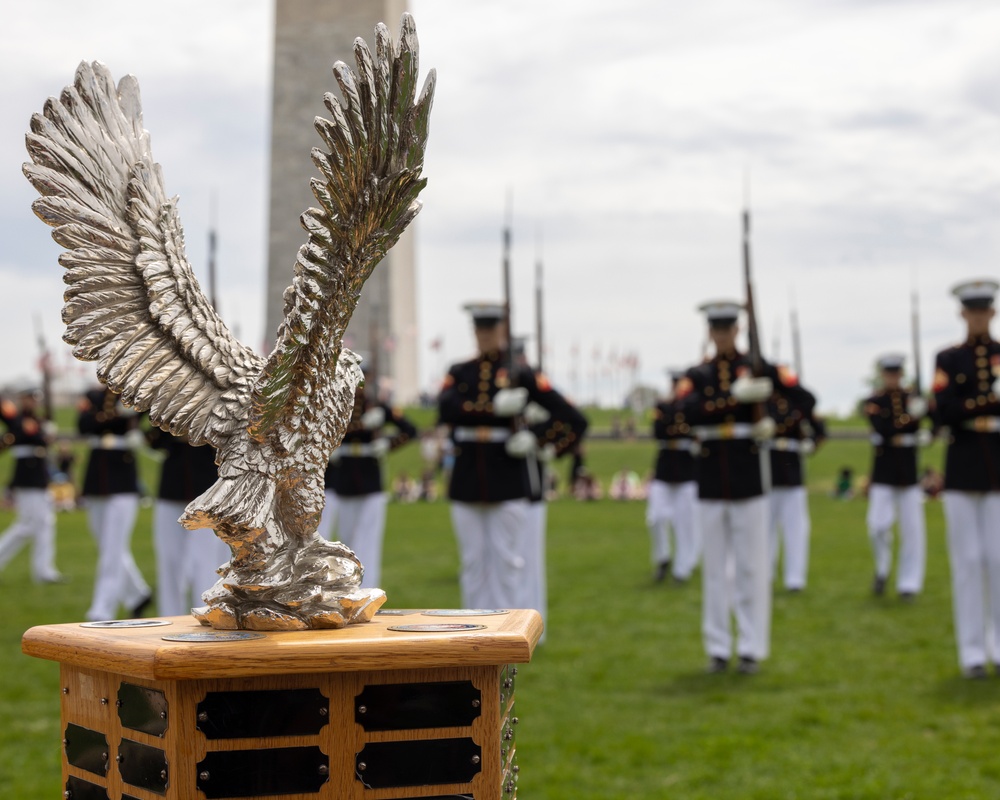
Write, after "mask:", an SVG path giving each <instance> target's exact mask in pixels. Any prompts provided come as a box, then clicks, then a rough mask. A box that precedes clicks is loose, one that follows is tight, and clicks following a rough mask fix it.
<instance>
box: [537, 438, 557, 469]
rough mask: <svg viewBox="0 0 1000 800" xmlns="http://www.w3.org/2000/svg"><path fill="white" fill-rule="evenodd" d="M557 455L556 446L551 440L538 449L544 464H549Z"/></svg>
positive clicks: (540, 459)
mask: <svg viewBox="0 0 1000 800" xmlns="http://www.w3.org/2000/svg"><path fill="white" fill-rule="evenodd" d="M555 457H556V446H555V445H554V444H552V443H551V442H549V443H548V444H543V445H542V447H541V449H539V451H538V460H539V461H541V462H542V463H543V464H548V463H549V462H550V461H552V459H554V458H555Z"/></svg>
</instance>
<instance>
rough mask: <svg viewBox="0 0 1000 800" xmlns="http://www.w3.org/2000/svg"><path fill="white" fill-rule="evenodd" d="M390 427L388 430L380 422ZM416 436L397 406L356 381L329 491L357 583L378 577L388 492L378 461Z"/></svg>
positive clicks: (377, 581)
mask: <svg viewBox="0 0 1000 800" xmlns="http://www.w3.org/2000/svg"><path fill="white" fill-rule="evenodd" d="M387 425H388V426H391V427H393V428H395V433H393V434H392V435H389V434H388V433H387V432H386V431H385V427H386V426H387ZM416 435H417V428H416V426H415V425H414V424H413V423H412V422H410V421H409V420H408V419H407V418H406V417H404V416H403V415H402V414H401V413H400V412H399V411H397V410H396V409H393V408H391V407H390V406H388V405H386V404H384V403H378V402H375V401H374V400H372V399H370V398H369V397H368V396H367V395H366V394H365V391H364V386H363V384H359V385H358V388H357V389H356V390H355V393H354V408H353V410H352V411H351V421H350V422H349V423H348V425H347V431H346V433H345V434H344V440H343V442H341V444H340V447H338V448H337V450H336V451H334V458H335V460H336V468H335V472H334V478H333V490H334V493H335V494H336V496H337V497H336V504H337V538H339V539H340V541H341V542H343V543H344V544H346V545H347V546H348V547H350V548H351V549H352V550H353V551H354V554H355V555H356V556H357V557H358V559H359V560H360V561H361V564H362V566H363V567H364V570H365V574H364V579H363V581H362V584H361V585H362V586H365V587H377V586H379V585H380V582H381V580H382V543H383V540H384V539H385V514H386V504H387V503H388V500H389V496H388V494H386V492H385V487H384V479H383V476H382V471H383V469H382V468H383V461H384V459H385V456H386V455H387V454H388V453H389V452H391V451H392V450H396V449H397V448H399V447H402V446H403V445H404V444H406V443H407V442H409V441H411V440H412V439H413V438H414V437H416Z"/></svg>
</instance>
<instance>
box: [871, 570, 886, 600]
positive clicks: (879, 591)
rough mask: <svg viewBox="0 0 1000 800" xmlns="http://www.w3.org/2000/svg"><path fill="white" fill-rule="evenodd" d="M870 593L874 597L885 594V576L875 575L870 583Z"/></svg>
mask: <svg viewBox="0 0 1000 800" xmlns="http://www.w3.org/2000/svg"><path fill="white" fill-rule="evenodd" d="M872 594H874V595H875V596H876V597H881V596H882V595H884V594H885V578H883V577H882V576H881V575H876V576H875V581H874V582H873V583H872Z"/></svg>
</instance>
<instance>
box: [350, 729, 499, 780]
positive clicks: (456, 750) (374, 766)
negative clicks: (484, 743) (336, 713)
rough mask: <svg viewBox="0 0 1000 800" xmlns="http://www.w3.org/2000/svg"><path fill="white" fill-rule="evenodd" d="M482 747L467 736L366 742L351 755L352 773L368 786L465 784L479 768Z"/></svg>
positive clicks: (480, 766) (480, 767)
mask: <svg viewBox="0 0 1000 800" xmlns="http://www.w3.org/2000/svg"><path fill="white" fill-rule="evenodd" d="M481 761H482V748H481V747H480V746H479V745H478V744H476V743H475V742H474V741H473V740H472V739H471V738H463V739H424V740H417V741H412V742H369V743H368V744H366V745H365V746H364V748H363V749H362V750H361V752H360V753H358V754H357V756H355V759H354V768H355V774H356V775H357V778H358V780H359V781H361V782H362V783H363V784H364V785H365V787H366V788H368V789H386V788H391V787H395V786H436V785H439V784H449V783H468V782H469V781H471V780H472V779H473V778H474V777H475V776H476V775H477V774H478V773H479V771H480V770H481V769H482V765H481Z"/></svg>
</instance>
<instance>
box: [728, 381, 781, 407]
mask: <svg viewBox="0 0 1000 800" xmlns="http://www.w3.org/2000/svg"><path fill="white" fill-rule="evenodd" d="M730 391H731V393H732V395H733V397H735V398H736V401H737V402H738V403H763V402H764V401H765V400H767V398H769V397H770V396H771V394H772V393H773V392H774V384H773V383H771V379H770V378H737V379H736V380H735V381H733V385H732V388H731V389H730Z"/></svg>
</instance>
